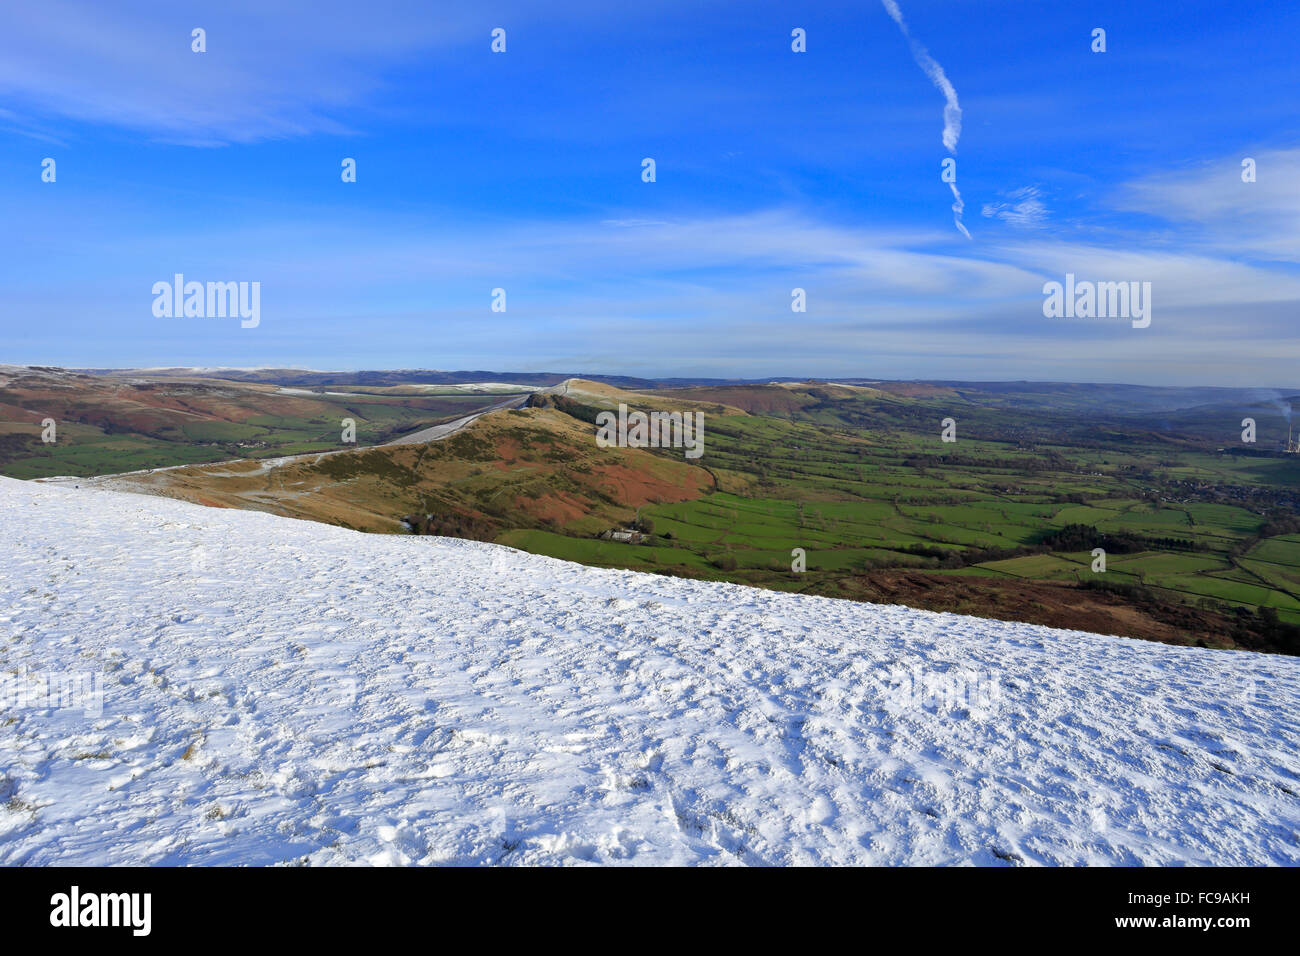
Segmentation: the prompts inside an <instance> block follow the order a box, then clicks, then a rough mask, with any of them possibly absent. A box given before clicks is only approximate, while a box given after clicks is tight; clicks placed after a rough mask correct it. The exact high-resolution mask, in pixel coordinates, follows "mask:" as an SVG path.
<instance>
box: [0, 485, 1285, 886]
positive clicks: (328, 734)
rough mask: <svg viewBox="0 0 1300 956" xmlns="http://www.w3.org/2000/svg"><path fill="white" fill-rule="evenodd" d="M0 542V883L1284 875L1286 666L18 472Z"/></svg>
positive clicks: (4, 509)
mask: <svg viewBox="0 0 1300 956" xmlns="http://www.w3.org/2000/svg"><path fill="white" fill-rule="evenodd" d="M0 529H2V530H0V543H2V544H3V548H4V559H3V562H0V672H2V673H0V679H3V680H4V681H5V683H3V684H0V693H4V694H6V695H8V698H7V699H6V700H5V701H4V708H3V710H2V711H0V863H3V864H48V863H78V864H107V863H149V864H162V863H165V864H185V863H222V864H236V863H249V864H263V863H279V862H287V861H306V862H310V863H319V864H333V863H350V862H370V863H442V862H452V863H505V864H512V863H557V862H579V863H582V862H597V863H750V864H763V863H912V864H918V863H920V864H927V863H978V864H999V863H1026V864H1035V863H1068V864H1079V863H1090V864H1103V863H1148V864H1164V863H1175V862H1187V863H1215V864H1236V863H1291V864H1294V863H1297V862H1300V848H1298V846H1297V830H1298V828H1300V797H1297V794H1298V793H1300V756H1298V754H1300V726H1298V725H1297V722H1298V720H1300V716H1298V715H1300V690H1298V688H1300V681H1298V678H1300V662H1298V661H1296V660H1294V659H1290V658H1283V657H1275V656H1266V655H1257V654H1251V653H1248V652H1238V651H1212V650H1201V649H1194V648H1177V647H1169V646H1164V645H1160V644H1149V643H1142V642H1138V641H1131V640H1126V639H1122V638H1112V637H1100V636H1096V635H1090V634H1083V633H1077V632H1067V631H1055V630H1050V629H1047V628H1042V627H1035V626H1031V625H1024V624H1012V623H1001V622H996V621H986V620H980V619H976V618H969V617H960V616H956V615H949V614H930V613H926V612H921V611H915V610H909V609H907V608H902V607H881V606H873V605H867V604H855V603H851V602H845V601H834V600H828V599H822V598H815V597H803V596H798V595H787V594H779V593H775V592H769V591H762V590H755V589H749V588H744V587H740V586H736V585H729V584H716V583H705V582H695V581H686V580H679V579H674V578H668V577H658V576H653V575H643V574H636V573H633V572H628V571H612V570H598V569H592V568H586V567H582V566H579V565H576V564H570V563H566V562H562V561H556V560H552V559H549V558H543V557H538V556H533V555H528V554H523V553H520V552H517V551H514V550H511V549H508V548H503V547H498V546H494V545H488V544H481V543H477V542H468V541H457V540H451V539H442V538H429V537H388V536H375V535H364V534H359V533H355V532H351V531H347V530H345V529H341V528H334V527H329V526H325V525H318V524H313V523H309V522H303V521H294V520H291V519H286V518H279V517H274V516H270V515H264V514H258V513H252V512H239V511H226V510H217V509H206V508H202V507H199V506H197V505H192V504H188V503H184V502H178V501H172V500H167V499H161V498H150V497H144V496H136V495H128V494H121V493H115V492H110V491H105V490H102V489H93V488H86V487H83V488H81V489H79V490H78V489H73V488H70V487H61V486H56V485H49V484H45V485H42V484H35V483H26V482H17V481H12V480H9V479H0ZM75 674H88V675H91V676H92V677H96V678H97V679H98V680H99V681H101V682H102V683H101V686H102V710H101V711H100V712H98V713H96V712H95V711H96V710H97V708H96V707H95V706H93V704H92V702H91V699H90V698H87V699H83V700H77V701H74V703H75V704H77V706H53V705H54V704H58V703H60V702H59V701H55V700H50V699H48V694H47V696H46V698H44V699H42V698H41V690H40V680H41V678H42V677H44V678H46V679H51V678H52V679H54V680H55V681H56V682H57V681H58V680H59V679H61V678H67V677H68V676H69V675H75ZM18 691H21V695H20V696H15V695H16V693H17V692H18ZM63 703H67V701H66V700H65V701H63Z"/></svg>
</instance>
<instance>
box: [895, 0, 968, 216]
mask: <svg viewBox="0 0 1300 956" xmlns="http://www.w3.org/2000/svg"><path fill="white" fill-rule="evenodd" d="M880 2H881V3H883V4H884V5H885V12H886V13H888V14H889V15H890V16H891V17H893V19H894V22H895V23H897V24H898V29H899V30H901V31H903V37H904V39H906V40H907V42H908V44H909V45H910V46H911V47H912V59H914V60H915V61H916V65H917V66H919V67H920V68H921V70H922V72H924V73H925V75H926V76H928V77H929V78H930V82H931V83H933V84H934V85H935V88H936V89H938V91H939V92H940V93H942V94H943V99H944V105H943V145H944V148H945V149H947V150H948V152H950V153H954V154H955V153H956V152H957V139H958V138H959V137H960V136H961V106H959V105H958V103H957V91H956V90H955V89H954V88H953V85H952V83H951V82H949V80H948V76H947V74H946V73H944V72H943V67H941V66H940V65H939V63H938V61H936V60H935V58H934V57H932V56H930V51H929V50H927V49H926V48H925V47H923V46H921V44H920V43H918V42H917V41H916V39H915V38H914V37H913V36H912V31H910V30H909V29H908V28H907V21H906V20H904V19H903V11H902V10H900V9H898V4H897V2H895V0H880ZM948 185H949V186H951V187H952V194H953V196H955V197H956V200H957V201H956V202H954V203H953V204H952V213H953V222H954V223H955V224H956V226H957V228H958V229H960V230H961V233H962V235H963V236H965V237H966V238H967V239H969V238H970V233H969V232H968V231H967V229H966V227H965V226H964V225H962V221H961V214H962V210H963V209H964V208H965V207H966V204H965V203H963V202H962V199H961V193H960V192H958V191H957V184H956V183H949V184H948Z"/></svg>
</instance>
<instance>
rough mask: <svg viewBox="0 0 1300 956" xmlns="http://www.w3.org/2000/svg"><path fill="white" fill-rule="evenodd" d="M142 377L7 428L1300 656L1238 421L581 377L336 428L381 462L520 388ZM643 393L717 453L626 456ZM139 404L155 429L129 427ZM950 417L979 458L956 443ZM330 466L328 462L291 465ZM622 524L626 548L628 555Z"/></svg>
mask: <svg viewBox="0 0 1300 956" xmlns="http://www.w3.org/2000/svg"><path fill="white" fill-rule="evenodd" d="M36 377H37V378H38V379H39V377H40V376H39V375H37V376H36ZM38 384H39V383H38ZM82 384H84V383H82ZM140 384H141V383H130V382H126V383H123V382H121V381H115V382H114V383H112V388H113V389H114V393H113V395H112V396H108V395H106V394H105V393H104V390H105V389H106V388H107V387H108V385H106V384H105V383H103V382H98V383H92V386H93V387H92V386H87V387H91V392H92V393H91V394H89V395H81V396H79V397H78V399H77V403H79V404H77V403H72V402H68V403H67V407H68V408H71V407H72V406H73V404H77V407H84V408H93V409H95V411H94V412H93V413H92V412H86V411H83V412H82V414H81V417H80V418H76V419H73V420H71V421H70V422H69V423H68V424H66V425H61V428H62V431H61V435H62V436H63V437H61V439H60V442H59V445H58V448H57V450H55V449H49V450H38V451H40V453H39V454H37V453H34V452H32V451H31V448H32V446H31V442H32V439H31V435H32V434H33V427H34V426H33V425H32V424H30V422H31V421H32V420H33V419H36V420H37V421H39V419H38V418H37V415H38V412H36V411H35V409H34V407H30V402H29V404H28V405H27V406H22V407H21V408H20V411H21V413H22V414H11V415H10V416H9V417H10V418H12V419H14V421H13V422H11V423H10V424H9V425H7V426H3V427H6V428H8V429H10V432H11V435H15V434H19V433H21V434H23V435H25V436H27V437H26V438H25V439H24V440H25V442H26V444H25V445H24V446H23V447H24V448H26V449H27V450H28V452H29V453H28V455H27V457H23V456H22V455H19V456H17V457H16V458H15V459H13V460H11V461H10V463H9V464H8V465H7V466H5V467H6V468H8V470H9V473H11V474H18V475H20V476H22V475H27V476H30V475H36V474H40V475H45V474H55V473H58V474H75V475H91V474H96V473H104V472H110V471H111V472H123V471H129V470H132V469H134V468H143V467H152V466H154V465H155V464H158V463H160V462H159V461H158V459H159V458H163V459H165V460H166V464H170V465H179V466H181V467H176V468H174V469H172V470H168V471H159V472H154V473H152V474H146V475H134V476H129V477H125V478H114V479H105V480H106V481H109V482H110V483H111V484H113V485H114V486H118V487H129V488H130V489H132V490H137V491H148V492H150V493H155V494H162V495H167V496H171V497H179V498H186V499H189V500H192V501H197V502H200V503H202V504H207V505H219V506H223V507H236V508H245V509H253V510H259V511H267V512H271V513H275V514H281V515H287V516H291V517H300V518H309V519H312V520H317V521H324V522H329V523H333V524H338V525H343V526H345V527H350V528H355V529H358V530H365V531H373V532H390V533H401V532H404V531H405V530H408V529H409V528H410V527H416V528H417V530H420V531H421V532H422V533H430V534H441V535H449V536H455V537H468V538H478V539H482V540H492V541H496V542H499V543H502V544H507V545H510V546H512V547H516V548H520V549H522V550H527V551H532V552H536V553H540V554H546V555H550V556H553V557H559V558H564V559H567V560H573V561H580V562H583V563H586V564H592V565H599V566H604V567H623V568H632V569H638V570H648V571H657V572H660V573H665V574H672V575H678V576H684V577H696V578H706V579H713V580H727V581H734V582H740V583H745V584H750V585H755V586H760V587H767V588H773V589H778V590H785V591H800V592H806V593H813V594H821V595H827V596H833V597H844V598H853V599H859V600H870V601H885V602H898V603H906V604H911V605H913V606H917V607H923V608H926V609H930V610H954V611H961V612H964V613H972V614H979V615H982V616H987V617H1004V618H1008V619H1015V620H1025V621H1029V622H1031V623H1040V624H1047V625H1050V626H1055V627H1068V628H1081V629H1088V630H1096V631H1102V632H1106V633H1119V634H1124V635H1127V636H1134V637H1146V638H1153V639H1158V640H1163V641H1169V642H1174V643H1195V644H1201V645H1206V646H1216V647H1244V648H1252V649H1260V650H1273V651H1285V652H1291V653H1296V652H1300V490H1298V489H1300V458H1297V457H1296V456H1285V457H1284V456H1281V455H1277V454H1273V456H1272V457H1269V454H1268V453H1267V452H1263V451H1260V452H1257V451H1255V450H1248V451H1249V453H1243V452H1242V451H1241V450H1240V449H1239V448H1233V447H1224V446H1222V445H1221V444H1216V443H1221V442H1223V441H1224V437H1223V434H1220V433H1219V432H1218V431H1216V429H1217V428H1218V424H1217V423H1218V422H1220V421H1223V422H1227V423H1229V424H1231V423H1232V422H1233V420H1234V419H1235V420H1236V421H1240V413H1241V407H1237V406H1232V407H1227V408H1225V409H1224V410H1223V411H1222V412H1221V413H1217V414H1215V415H1212V414H1210V412H1208V411H1205V410H1204V409H1202V410H1200V411H1198V412H1197V414H1196V417H1195V418H1194V425H1193V426H1189V427H1188V428H1186V429H1176V428H1160V429H1156V428H1153V427H1151V425H1150V423H1149V421H1148V420H1147V419H1145V418H1143V417H1142V416H1141V415H1134V414H1129V415H1128V416H1127V417H1124V416H1115V415H1113V414H1111V413H1110V411H1109V408H1110V407H1111V405H1110V404H1105V405H1100V406H1094V408H1093V413H1092V414H1082V413H1081V412H1080V409H1082V408H1084V407H1086V406H1087V402H1088V393H1086V392H1079V391H1077V390H1075V389H1073V388H1071V387H1061V388H1060V389H1059V390H1058V392H1056V393H1051V392H1046V391H1036V392H1031V393H1025V394H1021V393H1016V392H1009V393H1002V392H998V391H996V390H992V391H989V392H987V393H981V392H979V391H978V390H977V389H972V388H968V387H955V386H934V387H932V388H929V389H925V388H920V387H919V386H918V387H916V388H912V387H910V386H909V387H901V386H898V385H889V384H888V383H881V387H874V386H853V385H825V384H814V383H804V384H795V383H787V384H779V385H763V386H756V385H745V386H710V387H708V388H673V389H657V390H653V391H643V392H629V391H625V390H622V389H619V388H617V387H615V386H613V385H609V384H605V383H598V382H591V381H584V380H568V381H565V382H562V383H559V384H557V385H554V386H551V387H548V388H547V389H545V390H542V391H536V392H535V393H534V394H533V395H532V396H531V398H530V399H529V401H528V407H526V408H520V409H514V410H503V411H497V412H493V413H491V414H488V415H486V416H484V417H482V418H479V419H477V420H476V421H475V422H474V423H473V424H472V425H471V426H469V427H467V428H465V429H464V430H462V431H460V432H458V433H456V434H454V435H453V436H451V437H450V438H446V439H444V440H441V441H434V442H426V443H416V444H410V445H402V446H387V447H370V448H357V449H355V450H346V449H345V450H340V445H339V443H338V441H337V436H336V435H332V434H331V430H332V429H334V428H335V427H336V426H335V424H334V422H335V421H337V417H339V416H343V415H345V414H346V415H348V416H350V417H354V418H355V419H356V421H357V432H358V443H359V444H366V443H367V442H369V443H371V444H374V443H376V442H378V441H380V440H384V439H388V438H391V437H392V436H393V435H395V434H397V433H399V432H405V433H409V432H410V430H411V429H412V428H414V427H415V426H416V425H423V424H426V423H428V422H430V421H431V420H432V419H434V418H435V417H437V416H438V415H439V414H443V415H444V416H445V417H453V416H456V415H457V414H458V413H459V414H464V413H465V412H466V411H467V410H471V409H473V408H482V407H483V406H484V403H495V402H497V401H499V400H500V398H501V395H502V394H503V392H502V390H503V389H509V388H510V387H511V386H503V385H494V386H491V387H489V388H488V389H487V390H485V391H480V390H478V388H477V387H474V388H473V389H465V388H463V387H461V386H455V385H452V386H421V385H420V384H419V383H412V382H403V383H400V384H398V385H382V384H373V383H369V382H367V383H362V384H354V385H349V386H339V387H335V386H328V387H325V386H322V387H320V388H319V389H318V390H314V391H313V390H308V389H304V388H300V387H292V388H283V387H279V386H275V385H271V384H266V383H260V382H259V383H254V384H249V383H242V382H241V383H223V382H212V381H207V382H198V383H190V382H186V381H184V380H169V381H166V382H164V383H162V384H161V386H159V387H152V386H151V387H149V388H140V387H138V386H139V385H140ZM143 384H149V383H143ZM153 384H154V385H157V384H158V383H153ZM6 387H7V388H8V394H10V395H13V394H14V393H15V389H16V388H18V387H21V388H23V389H26V390H27V393H30V394H35V393H36V391H37V389H36V387H35V386H34V385H33V384H32V383H31V382H20V383H18V385H17V386H16V385H15V384H14V383H12V382H11V383H9V384H8V385H7V386H6ZM1117 388H1118V389H1119V393H1120V394H1125V395H1127V394H1129V392H1128V391H1127V390H1126V387H1117ZM95 389H99V391H95ZM358 390H359V391H358ZM1168 391H1171V392H1177V391H1179V390H1168ZM76 392H77V388H72V389H70V394H75V393H76ZM1160 392H1161V390H1146V391H1144V392H1141V393H1140V394H1139V395H1137V397H1136V398H1135V403H1136V406H1137V407H1139V408H1142V407H1145V406H1147V405H1151V406H1156V405H1159V404H1160V402H1161V401H1171V400H1173V399H1172V398H1171V397H1170V396H1164V397H1163V398H1162V397H1161V394H1157V393H1160ZM504 394H509V393H508V391H507V392H504ZM1104 394H1105V395H1108V396H1111V397H1112V398H1113V393H1109V392H1107V393H1104ZM142 395H143V396H144V397H142ZM1193 397H1196V398H1199V397H1202V396H1201V395H1200V394H1197V395H1195V396H1193ZM110 398H111V401H110ZM218 399H219V400H218ZM41 400H42V401H43V402H44V403H45V405H49V404H50V402H51V401H52V397H51V395H50V394H48V393H47V394H45V395H43V396H42V398H41ZM114 402H116V403H118V404H113V403H114ZM1053 402H1056V403H1057V404H1056V405H1053ZM121 403H126V411H123V408H122V404H121ZM620 403H622V404H627V405H629V406H630V407H632V408H637V409H642V410H646V411H649V410H661V411H663V410H667V411H673V410H679V411H680V410H690V411H701V412H703V413H704V415H705V418H706V422H707V424H706V429H705V454H704V455H703V457H701V458H699V459H687V458H685V457H684V456H683V454H682V450H681V449H669V448H657V449H656V448H649V449H635V448H599V447H598V446H597V444H596V442H595V432H596V426H595V422H596V420H597V415H598V414H599V413H600V412H601V411H606V410H611V409H614V408H616V407H617V406H618V404H620ZM1112 404H1113V403H1112ZM14 407H18V406H14ZM1244 407H1246V408H1247V409H1248V410H1249V406H1244ZM105 409H107V410H108V412H111V413H112V414H111V415H110V414H107V413H106V412H105ZM272 412H273V413H274V414H272ZM127 413H129V414H130V415H132V416H134V417H133V418H131V419H130V421H131V423H132V427H133V428H134V429H135V430H134V431H133V430H131V429H128V428H122V429H121V430H117V429H118V428H119V427H120V423H121V422H122V421H123V416H124V415H126V414H127ZM65 414H69V413H68V412H66V411H65ZM1174 414H1175V413H1174V412H1171V411H1169V410H1168V409H1163V408H1162V410H1161V412H1160V415H1161V416H1162V420H1164V419H1168V418H1170V417H1172V416H1174ZM1259 414H1262V412H1261V413H1259ZM947 418H952V419H953V420H954V421H955V422H956V438H957V440H956V441H954V442H945V441H943V440H942V439H941V435H940V432H941V422H942V421H943V420H944V419H947ZM155 420H156V421H155ZM61 421H62V419H61ZM1206 423H1209V424H1206ZM146 425H147V426H148V427H147V428H146ZM15 430H16V431H15ZM1225 431H1226V432H1229V433H1231V434H1235V432H1231V430H1230V429H1226V428H1225ZM65 439H66V440H65ZM36 441H37V442H39V439H36ZM250 445H251V446H254V447H248V446H250ZM15 447H16V446H15ZM304 451H305V452H311V453H312V454H307V455H300V456H298V457H288V458H285V457H284V456H286V455H287V454H292V453H296V452H304ZM232 452H237V454H231V453H232ZM317 452H319V453H322V454H316V453H317ZM218 457H220V458H221V461H220V462H218V463H215V464H211V463H205V462H210V461H211V460H212V459H214V458H218ZM232 458H235V459H237V460H233V461H232V460H230V459H232ZM268 459H269V460H268ZM110 463H111V465H110ZM403 518H408V519H411V520H410V521H408V522H407V523H405V524H404V523H403ZM412 521H413V522H414V524H412ZM615 532H617V533H618V535H619V536H620V537H621V538H623V539H626V540H609V537H610V536H611V535H612V534H614V533H615ZM602 533H603V534H605V537H604V538H602V537H598V536H599V535H602ZM1102 552H1104V565H1103V564H1101V563H1100V562H1099V561H1098V560H1097V556H1098V555H1101V554H1102Z"/></svg>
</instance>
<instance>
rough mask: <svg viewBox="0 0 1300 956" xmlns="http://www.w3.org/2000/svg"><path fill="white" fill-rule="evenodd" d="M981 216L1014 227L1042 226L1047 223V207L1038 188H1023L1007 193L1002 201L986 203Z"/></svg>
mask: <svg viewBox="0 0 1300 956" xmlns="http://www.w3.org/2000/svg"><path fill="white" fill-rule="evenodd" d="M980 214H981V215H982V216H984V218H985V219H1000V220H1002V221H1003V222H1006V223H1010V224H1011V225H1013V226H1041V225H1043V223H1045V222H1046V221H1047V206H1046V205H1045V204H1044V203H1043V200H1042V192H1041V191H1040V190H1039V188H1038V187H1037V186H1022V187H1021V188H1019V189H1013V190H1012V191H1011V192H1009V193H1006V194H1005V197H1004V199H1003V200H1001V201H998V202H991V203H990V202H986V203H985V204H984V206H983V207H982V208H981V210H980Z"/></svg>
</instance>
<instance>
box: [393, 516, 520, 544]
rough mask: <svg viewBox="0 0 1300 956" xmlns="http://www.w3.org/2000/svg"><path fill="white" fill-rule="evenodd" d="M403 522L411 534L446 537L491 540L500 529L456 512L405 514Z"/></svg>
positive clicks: (489, 523)
mask: <svg viewBox="0 0 1300 956" xmlns="http://www.w3.org/2000/svg"><path fill="white" fill-rule="evenodd" d="M402 522H403V523H404V524H405V525H406V526H407V528H409V529H410V531H411V534H434V535H440V536H441V537H444V538H469V539H471V540H473V541H491V540H492V539H493V538H495V537H496V536H497V530H498V529H497V527H496V526H495V525H493V524H492V523H491V522H488V521H483V520H482V519H480V518H476V517H474V516H473V515H466V514H456V513H454V512H442V513H435V514H409V515H403V517H402Z"/></svg>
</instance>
